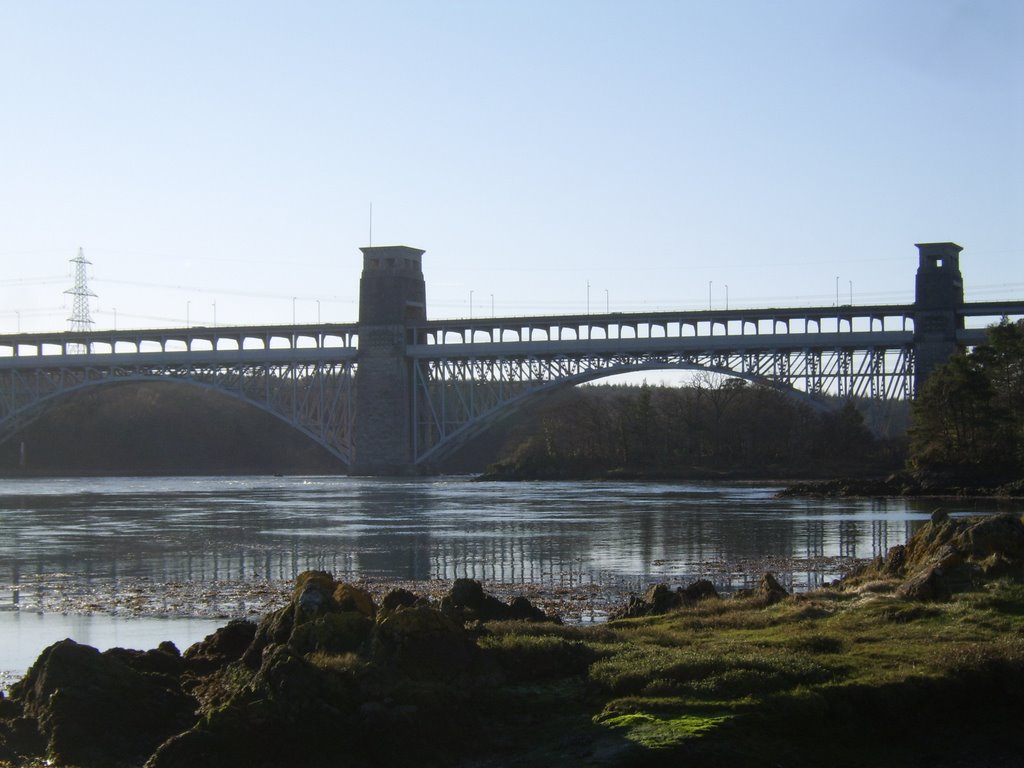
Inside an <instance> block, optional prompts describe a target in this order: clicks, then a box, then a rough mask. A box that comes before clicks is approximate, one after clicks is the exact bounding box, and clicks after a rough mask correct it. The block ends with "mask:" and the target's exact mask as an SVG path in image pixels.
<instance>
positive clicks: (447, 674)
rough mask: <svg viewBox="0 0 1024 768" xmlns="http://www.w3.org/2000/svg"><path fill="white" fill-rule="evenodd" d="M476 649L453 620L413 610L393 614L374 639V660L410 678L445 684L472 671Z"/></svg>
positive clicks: (419, 608) (417, 608)
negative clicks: (446, 681)
mask: <svg viewBox="0 0 1024 768" xmlns="http://www.w3.org/2000/svg"><path fill="white" fill-rule="evenodd" d="M476 650H477V649H476V646H475V644H473V643H472V641H471V640H469V638H467V637H466V634H465V633H464V632H463V630H462V628H461V627H460V626H459V625H458V624H457V623H455V622H454V621H453V620H452V619H451V618H449V617H448V616H446V615H445V614H443V613H441V612H440V611H438V610H435V609H433V608H427V607H424V606H413V607H411V608H406V609H404V610H401V611H396V612H395V613H393V614H391V615H390V616H388V617H387V618H385V619H384V620H383V621H381V622H380V624H378V625H377V631H376V633H375V636H374V639H373V649H372V653H373V658H374V660H375V661H377V662H378V663H380V664H383V665H386V666H387V667H389V668H391V669H393V670H395V671H399V672H401V673H402V674H405V675H408V676H409V677H411V678H427V679H435V680H445V679H452V678H458V677H459V676H462V675H465V674H466V673H468V672H469V671H470V669H471V668H472V665H473V662H474V659H475V654H476Z"/></svg>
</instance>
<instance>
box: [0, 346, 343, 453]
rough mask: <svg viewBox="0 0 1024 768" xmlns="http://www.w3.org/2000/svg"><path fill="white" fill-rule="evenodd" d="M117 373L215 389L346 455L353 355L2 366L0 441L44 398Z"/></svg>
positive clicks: (113, 378) (120, 377)
mask: <svg viewBox="0 0 1024 768" xmlns="http://www.w3.org/2000/svg"><path fill="white" fill-rule="evenodd" d="M123 381H179V382H185V383H189V384H193V385H199V386H203V387H208V388H211V389H216V390H218V391H220V392H224V393H226V394H229V395H231V396H234V397H238V398H240V399H242V400H245V401H246V402H248V403H251V404H252V405H255V406H257V407H259V408H261V409H263V410H265V411H267V412H269V413H271V414H273V415H274V416H277V417H278V418H280V419H282V420H283V421H285V422H287V423H289V424H291V425H292V426H293V427H295V428H296V429H299V430H300V431H302V432H304V433H305V434H307V435H308V436H309V437H311V438H312V439H313V440H315V441H317V442H318V443H320V444H321V445H322V446H323V447H324V448H326V449H327V450H328V451H329V452H330V453H332V454H333V455H334V456H336V457H337V458H339V459H341V460H342V461H343V462H345V463H346V464H350V463H351V459H352V433H353V430H352V424H353V415H354V410H355V397H354V381H355V364H354V363H353V362H351V361H342V362H328V361H313V362H291V363H252V364H240V365H195V364H191V363H180V364H175V363H166V364H162V365H145V366H124V365H116V366H114V365H111V366H102V365H91V366H81V367H70V366H69V367H62V368H35V369H7V370H0V442H3V441H4V440H6V439H8V438H9V437H10V436H11V435H13V434H14V433H15V432H17V431H18V430H19V429H21V428H22V427H23V426H24V425H25V424H26V423H27V422H28V421H31V420H32V419H33V418H35V416H36V415H37V414H38V413H39V412H40V411H41V409H42V406H43V405H44V404H45V403H46V402H47V401H49V400H52V399H54V398H56V397H59V396H62V395H66V394H69V393H71V392H73V391H74V390H78V389H82V388H85V387H91V386H98V385H103V384H111V383H114V382H123Z"/></svg>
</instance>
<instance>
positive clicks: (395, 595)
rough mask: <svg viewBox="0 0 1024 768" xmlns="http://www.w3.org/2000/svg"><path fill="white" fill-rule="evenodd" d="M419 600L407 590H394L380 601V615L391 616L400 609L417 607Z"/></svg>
mask: <svg viewBox="0 0 1024 768" xmlns="http://www.w3.org/2000/svg"><path fill="white" fill-rule="evenodd" d="M418 599H419V598H417V597H416V595H414V594H413V593H412V592H410V591H409V590H407V589H401V588H398V589H392V590H391V591H389V592H388V593H387V594H386V595H384V597H383V598H381V601H380V615H381V617H382V618H383V617H384V616H389V615H391V614H392V613H394V612H395V611H397V610H398V609H399V608H410V607H412V606H414V605H416V601H417V600H418Z"/></svg>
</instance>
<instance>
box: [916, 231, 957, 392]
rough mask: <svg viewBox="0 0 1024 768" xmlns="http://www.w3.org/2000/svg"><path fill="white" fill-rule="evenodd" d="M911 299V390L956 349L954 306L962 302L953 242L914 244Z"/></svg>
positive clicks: (955, 248) (919, 385) (919, 386)
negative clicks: (916, 261)
mask: <svg viewBox="0 0 1024 768" xmlns="http://www.w3.org/2000/svg"><path fill="white" fill-rule="evenodd" d="M917 250H918V254H919V256H920V263H919V265H918V267H917V291H916V295H915V299H914V393H915V395H916V394H920V392H921V386H922V385H923V384H924V382H925V379H927V378H928V374H930V373H931V372H932V370H933V369H935V368H936V367H937V366H940V365H942V364H943V363H945V362H946V361H947V360H949V358H950V357H951V356H952V355H953V353H955V352H956V351H957V348H958V345H957V341H956V332H957V331H958V330H959V329H962V328H963V327H964V319H963V317H962V316H959V315H957V309H958V308H959V307H962V306H963V303H964V279H963V276H962V275H961V274H960V251H962V250H963V248H961V247H960V246H959V245H957V244H956V243H918V244H917Z"/></svg>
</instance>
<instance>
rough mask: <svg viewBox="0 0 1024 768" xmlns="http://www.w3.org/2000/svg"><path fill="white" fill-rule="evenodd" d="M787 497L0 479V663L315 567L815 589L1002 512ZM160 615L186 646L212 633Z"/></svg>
mask: <svg viewBox="0 0 1024 768" xmlns="http://www.w3.org/2000/svg"><path fill="white" fill-rule="evenodd" d="M776 490H777V488H776V487H774V486H765V485H745V484H744V485H741V484H729V485H725V484H702V483H650V484H634V483H608V482H573V483H570V482H535V483H475V482H471V481H470V480H469V479H467V478H433V479H413V480H380V479H367V478H347V477H285V478H250V477H244V478H130V479H126V478H87V479H58V480H4V481H0V638H2V639H0V670H4V669H6V670H9V669H17V668H18V666H16V665H15V664H14V663H13V661H8V659H14V648H15V647H16V646H17V647H19V648H25V647H28V648H30V649H31V648H33V647H34V646H35V645H38V646H39V649H41V648H42V647H43V646H44V645H45V643H43V642H42V636H41V635H39V634H38V631H39V627H40V626H41V624H42V623H45V622H51V626H53V627H54V632H56V634H61V633H67V635H66V636H72V637H75V638H76V639H83V640H82V641H83V642H87V641H88V640H89V638H91V637H100V638H109V637H110V635H111V633H115V634H117V638H116V643H120V644H132V645H135V646H146V647H152V645H155V643H151V641H150V639H149V638H148V636H146V634H145V632H144V631H143V628H142V626H141V625H140V624H135V625H133V624H132V623H131V622H138V621H140V619H139V618H137V617H139V616H148V617H159V616H165V617H166V616H188V615H191V616H206V617H212V616H234V615H248V614H252V613H253V612H255V611H256V610H257V609H258V608H262V607H265V605H266V602H267V599H268V595H270V594H271V593H272V592H273V590H274V588H275V585H277V588H279V587H280V583H281V582H286V581H288V580H291V579H293V578H294V576H295V575H296V574H298V573H299V572H301V571H304V570H307V569H313V568H315V569H322V570H329V571H332V572H334V573H335V574H336V575H338V576H339V577H343V578H346V579H354V578H368V579H374V580H390V581H411V582H419V583H424V584H426V583H428V582H431V581H432V580H446V581H447V580H451V579H454V578H458V577H464V576H468V577H472V578H476V579H480V580H482V581H484V582H489V583H493V584H498V583H501V584H506V585H509V584H511V585H524V586H530V587H533V588H542V589H548V590H552V591H558V590H563V591H564V590H570V591H571V590H580V589H582V590H586V589H590V590H591V592H593V591H594V590H598V589H612V590H618V591H619V592H625V591H630V590H641V589H643V588H644V586H645V585H646V584H647V583H650V582H652V581H670V582H672V583H680V584H684V583H688V582H690V581H692V580H693V579H695V578H697V577H699V576H702V577H708V578H711V579H712V581H714V582H715V584H716V586H717V587H718V588H719V589H720V590H730V589H736V588H740V587H744V586H749V585H750V584H751V583H752V582H753V581H756V579H757V578H758V577H759V576H760V574H761V573H763V571H764V570H768V569H771V570H774V571H776V572H777V573H779V575H780V576H781V579H782V581H783V582H784V583H786V584H788V585H789V586H790V587H793V588H796V589H807V588H810V587H814V586H818V585H820V584H821V583H822V582H824V581H826V580H829V579H832V578H835V577H836V576H838V575H839V574H840V573H841V572H842V571H843V570H845V568H846V567H848V566H849V564H850V563H851V561H852V560H853V559H854V558H869V557H874V556H876V555H880V554H884V553H885V551H886V550H887V549H888V548H889V547H891V546H893V545H895V544H899V543H902V542H904V541H906V539H907V538H908V537H909V536H910V535H911V533H912V532H913V531H914V529H915V528H916V527H917V526H919V525H920V524H921V523H922V522H923V521H924V520H926V519H927V518H928V516H929V515H930V513H931V512H932V510H933V509H934V508H935V507H936V506H942V507H944V508H945V509H946V510H947V511H949V512H950V513H952V514H968V513H972V514H973V513H982V512H991V511H994V509H995V506H994V502H975V501H970V500H967V501H958V500H956V501H954V500H948V501H947V500H943V501H941V502H937V501H935V500H926V501H913V500H903V499H896V500H826V501H823V500H820V499H776V498H774V497H773V495H774V493H775V491H776ZM39 613H41V614H42V617H41V618H39V619H32V620H26V618H25V616H26V614H32V615H37V614H39ZM82 613H92V614H93V615H92V617H91V619H90V620H89V621H88V622H85V623H84V624H76V623H75V622H74V621H70V620H65V618H66V617H64V618H62V614H82ZM12 617H13V618H12ZM49 617H53V618H49ZM178 621H181V620H178ZM32 622H36V623H35V624H32V626H33V627H34V629H33V630H32V631H31V632H30V631H29V630H27V629H26V626H28V625H29V624H31V623H32ZM61 622H63V623H61ZM160 622H161V623H160V624H158V626H159V627H160V629H161V630H163V631H164V632H165V638H166V639H172V640H175V642H177V643H178V644H179V645H180V646H182V647H185V646H186V645H187V644H188V643H189V642H191V641H192V640H194V639H199V638H201V637H202V636H203V635H204V634H206V633H207V632H208V631H209V627H208V626H207V625H200V624H196V625H195V626H194V631H192V632H191V633H190V632H187V631H184V628H185V626H184V623H177V622H176V621H172V620H170V619H167V618H164V619H161V620H160ZM84 626H87V628H88V631H87V632H84V631H83V630H82V628H81V627H84ZM172 627H181V628H182V631H181V632H180V633H179V634H178V635H177V636H175V635H174V634H173V632H176V631H178V630H173V631H172ZM32 632H35V633H36V634H34V635H33V634H32ZM134 638H138V639H134ZM161 639H163V638H161ZM103 642H107V641H106V640H105V639H104V640H103ZM94 644H95V643H94ZM147 644H148V645H147ZM29 652H31V653H33V656H34V652H33V651H31V650H30V651H29ZM35 652H37V651H35ZM21 658H23V657H19V659H21ZM18 664H19V665H21V661H20V660H19V662H18ZM23 668H24V666H23V665H22V666H21V669H23Z"/></svg>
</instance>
